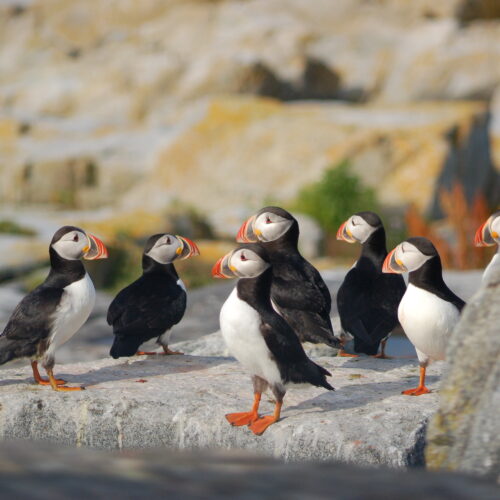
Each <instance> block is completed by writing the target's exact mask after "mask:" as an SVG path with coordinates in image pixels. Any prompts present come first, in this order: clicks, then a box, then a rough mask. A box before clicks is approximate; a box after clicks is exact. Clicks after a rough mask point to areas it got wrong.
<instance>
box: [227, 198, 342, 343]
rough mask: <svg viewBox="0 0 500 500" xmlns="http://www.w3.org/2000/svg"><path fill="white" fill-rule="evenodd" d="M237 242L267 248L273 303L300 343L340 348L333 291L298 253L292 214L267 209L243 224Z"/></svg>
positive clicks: (278, 209)
mask: <svg viewBox="0 0 500 500" xmlns="http://www.w3.org/2000/svg"><path fill="white" fill-rule="evenodd" d="M236 241H238V242H239V243H251V242H257V241H258V242H260V243H261V244H262V246H263V247H264V248H265V249H266V251H267V254H268V256H269V259H270V262H271V264H272V266H271V268H272V274H273V281H272V287H271V298H272V302H273V304H274V306H275V307H276V310H277V311H278V312H279V313H280V314H281V315H282V316H283V318H285V320H286V321H287V322H288V324H289V325H290V326H291V327H292V329H293V331H294V332H295V333H296V334H297V335H298V337H299V339H300V341H301V342H312V343H314V344H318V343H324V344H327V345H329V346H330V347H334V348H338V347H340V342H339V341H338V339H337V338H336V337H335V335H334V333H333V327H332V321H331V319H330V309H331V305H332V299H331V296H330V291H329V290H328V287H327V286H326V284H325V282H324V281H323V278H322V277H321V275H320V274H319V272H318V270H317V269H316V268H315V267H314V266H313V265H312V264H310V263H309V262H308V261H307V260H306V259H304V257H302V255H301V254H300V252H299V250H298V241H299V224H298V222H297V220H296V219H295V218H294V217H293V216H292V214H290V213H289V212H287V211H286V210H284V209H282V208H279V207H264V208H263V209H261V210H259V212H257V213H256V214H255V215H253V216H252V217H250V218H249V219H248V220H247V221H246V222H244V223H243V225H242V226H241V228H240V230H239V232H238V235H237V238H236Z"/></svg>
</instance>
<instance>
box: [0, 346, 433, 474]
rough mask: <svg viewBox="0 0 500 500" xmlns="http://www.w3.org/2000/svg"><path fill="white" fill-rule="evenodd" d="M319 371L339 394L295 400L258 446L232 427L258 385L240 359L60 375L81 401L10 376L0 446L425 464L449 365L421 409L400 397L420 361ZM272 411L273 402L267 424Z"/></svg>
mask: <svg viewBox="0 0 500 500" xmlns="http://www.w3.org/2000/svg"><path fill="white" fill-rule="evenodd" d="M317 362H318V363H320V364H321V365H323V366H325V367H326V368H327V369H329V370H330V371H331V372H332V375H333V376H332V378H331V382H332V384H333V385H334V386H335V387H336V391H335V392H328V391H325V390H324V389H321V388H313V387H306V388H301V389H294V390H290V391H289V393H288V394H287V395H286V398H285V406H284V411H283V415H282V416H283V419H282V420H281V421H280V422H279V423H277V424H276V425H273V426H272V427H271V428H269V429H268V430H267V431H266V433H265V434H264V435H262V436H260V437H258V436H255V435H254V434H252V433H251V432H250V430H249V429H248V428H246V427H244V428H236V427H231V426H230V425H229V424H228V423H227V422H226V420H225V418H224V414H225V413H228V412H233V411H239V410H240V411H245V410H246V409H247V408H249V406H250V405H251V403H252V399H253V398H252V385H251V382H250V378H249V376H248V375H247V374H245V373H244V372H243V371H242V369H241V367H240V366H239V364H238V363H236V362H235V361H234V360H232V359H231V358H224V357H197V356H188V355H185V356H169V357H164V356H156V357H151V356H150V357H148V358H147V359H146V358H143V357H141V358H138V357H136V358H132V359H126V360H122V359H120V360H116V361H115V360H111V359H106V360H100V361H94V362H89V363H79V364H73V365H56V374H57V375H58V376H61V377H63V378H65V379H67V380H68V383H69V384H78V383H80V384H81V383H83V384H85V385H86V387H87V390H86V391H82V392H73V393H60V392H55V391H53V390H51V389H50V388H49V387H41V386H36V385H34V384H33V383H32V378H31V370H30V369H29V368H28V367H23V368H21V367H19V368H15V369H10V370H5V371H2V373H1V380H0V405H1V407H0V408H1V409H0V415H1V422H2V426H1V428H0V438H1V439H3V440H6V439H13V438H22V439H34V440H45V441H52V442H59V443H66V444H71V445H76V446H90V447H94V448H105V449H116V448H119V449H129V448H148V447H157V446H166V447H168V448H173V449H183V448H196V449H198V448H223V449H232V448H238V449H241V448H245V449H248V450H253V451H256V452H259V453H263V454H266V455H274V456H276V457H281V458H283V459H285V460H288V461H295V460H311V459H312V460H331V459H335V460H339V461H342V462H352V463H357V464H360V465H377V466H380V465H384V464H385V465H389V466H392V467H405V466H408V465H418V464H422V463H423V444H424V441H423V436H424V428H425V423H426V421H427V419H428V418H429V417H430V416H431V415H432V414H433V413H434V411H435V410H436V407H437V404H438V394H437V393H436V392H435V389H436V388H437V385H438V380H439V374H440V372H441V369H442V365H441V363H437V364H435V365H433V366H432V367H431V369H430V373H429V384H430V387H431V388H432V389H434V392H433V393H432V394H429V395H425V396H423V397H418V398H412V397H408V396H403V395H401V391H402V390H404V389H407V388H409V387H411V386H413V385H414V384H415V383H416V382H417V376H418V366H417V363H416V362H415V361H414V360H401V359H399V360H396V359H395V360H377V359H373V358H359V359H346V358H330V357H322V358H318V359H317ZM26 364H27V363H26ZM273 406H274V405H273V404H272V403H271V401H270V400H269V398H267V397H264V398H263V401H262V406H261V412H262V413H269V412H270V411H272V409H273Z"/></svg>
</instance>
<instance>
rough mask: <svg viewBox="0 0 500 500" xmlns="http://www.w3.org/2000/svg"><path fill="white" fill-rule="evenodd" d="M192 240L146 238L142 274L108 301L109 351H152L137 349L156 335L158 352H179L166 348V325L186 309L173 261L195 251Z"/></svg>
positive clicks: (114, 354) (113, 353)
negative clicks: (112, 339) (111, 331)
mask: <svg viewBox="0 0 500 500" xmlns="http://www.w3.org/2000/svg"><path fill="white" fill-rule="evenodd" d="M199 253H200V252H199V250H198V247H197V246H196V244H195V243H194V242H193V241H191V240H190V239H188V238H185V237H183V236H176V235H173V234H166V233H164V234H155V235H153V236H151V237H149V238H148V240H147V241H146V245H145V247H144V251H143V254H142V276H141V277H140V278H138V279H137V280H136V281H134V282H133V283H131V284H130V285H128V286H127V287H125V288H124V289H123V290H121V291H120V292H119V293H118V294H117V296H116V297H115V298H114V300H113V302H111V304H110V306H109V309H108V314H107V322H108V324H109V325H111V326H112V327H113V334H114V336H115V338H114V341H113V345H112V346H111V350H110V352H109V353H110V355H111V356H112V357H113V358H114V359H117V358H120V357H122V356H133V355H135V354H138V355H154V354H157V353H156V352H145V351H138V349H139V346H140V345H141V344H143V343H144V342H147V341H148V340H151V339H153V338H155V337H157V339H158V340H157V343H158V344H159V345H161V346H162V348H163V352H162V353H161V354H166V355H168V354H183V353H182V352H178V351H172V350H170V349H169V348H168V343H169V340H170V334H171V331H170V329H171V328H172V327H173V326H174V325H176V324H177V323H179V321H181V319H182V317H183V316H184V312H185V311H186V299H187V294H186V287H185V286H184V283H183V282H182V280H181V279H180V278H179V275H178V274H177V271H176V270H175V266H174V264H173V262H174V261H175V260H184V259H188V258H190V257H193V256H195V255H199Z"/></svg>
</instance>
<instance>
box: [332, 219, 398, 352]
mask: <svg viewBox="0 0 500 500" xmlns="http://www.w3.org/2000/svg"><path fill="white" fill-rule="evenodd" d="M368 213H369V214H371V212H368ZM362 214H363V212H360V213H359V214H358V215H362ZM362 216H363V215H362ZM367 222H369V223H370V224H372V221H370V220H367ZM373 222H376V221H373ZM379 223H380V225H379V227H378V229H377V230H375V231H374V232H373V233H372V234H371V235H370V237H369V238H368V239H367V241H365V242H364V243H363V244H362V246H361V254H360V256H359V259H358V260H357V262H356V264H355V266H354V267H353V268H352V269H351V270H350V271H349V272H348V273H347V275H346V277H345V278H344V281H343V283H342V285H341V286H340V288H339V291H338V293H337V308H338V311H339V315H340V322H341V324H342V329H343V330H344V331H346V332H349V333H350V334H351V335H352V336H353V337H354V350H355V351H356V352H358V353H364V354H369V355H374V354H377V351H378V349H379V345H380V341H381V340H383V339H384V338H385V337H387V335H389V333H391V331H392V330H394V328H395V327H396V326H397V325H399V320H398V306H399V303H400V301H401V299H402V298H403V295H404V293H405V290H406V285H405V282H404V279H403V277H402V276H401V275H399V274H385V273H382V264H383V262H384V259H385V258H386V256H387V247H386V237H385V229H384V227H383V226H382V225H381V221H380V219H379Z"/></svg>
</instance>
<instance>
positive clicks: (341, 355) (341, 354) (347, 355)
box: [337, 349, 359, 358]
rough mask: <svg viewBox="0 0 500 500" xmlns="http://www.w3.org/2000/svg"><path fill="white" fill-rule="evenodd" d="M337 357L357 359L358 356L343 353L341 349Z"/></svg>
mask: <svg viewBox="0 0 500 500" xmlns="http://www.w3.org/2000/svg"><path fill="white" fill-rule="evenodd" d="M337 356H340V357H341V358H359V354H349V353H348V352H345V351H344V350H343V349H340V351H339V352H338V354H337Z"/></svg>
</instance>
